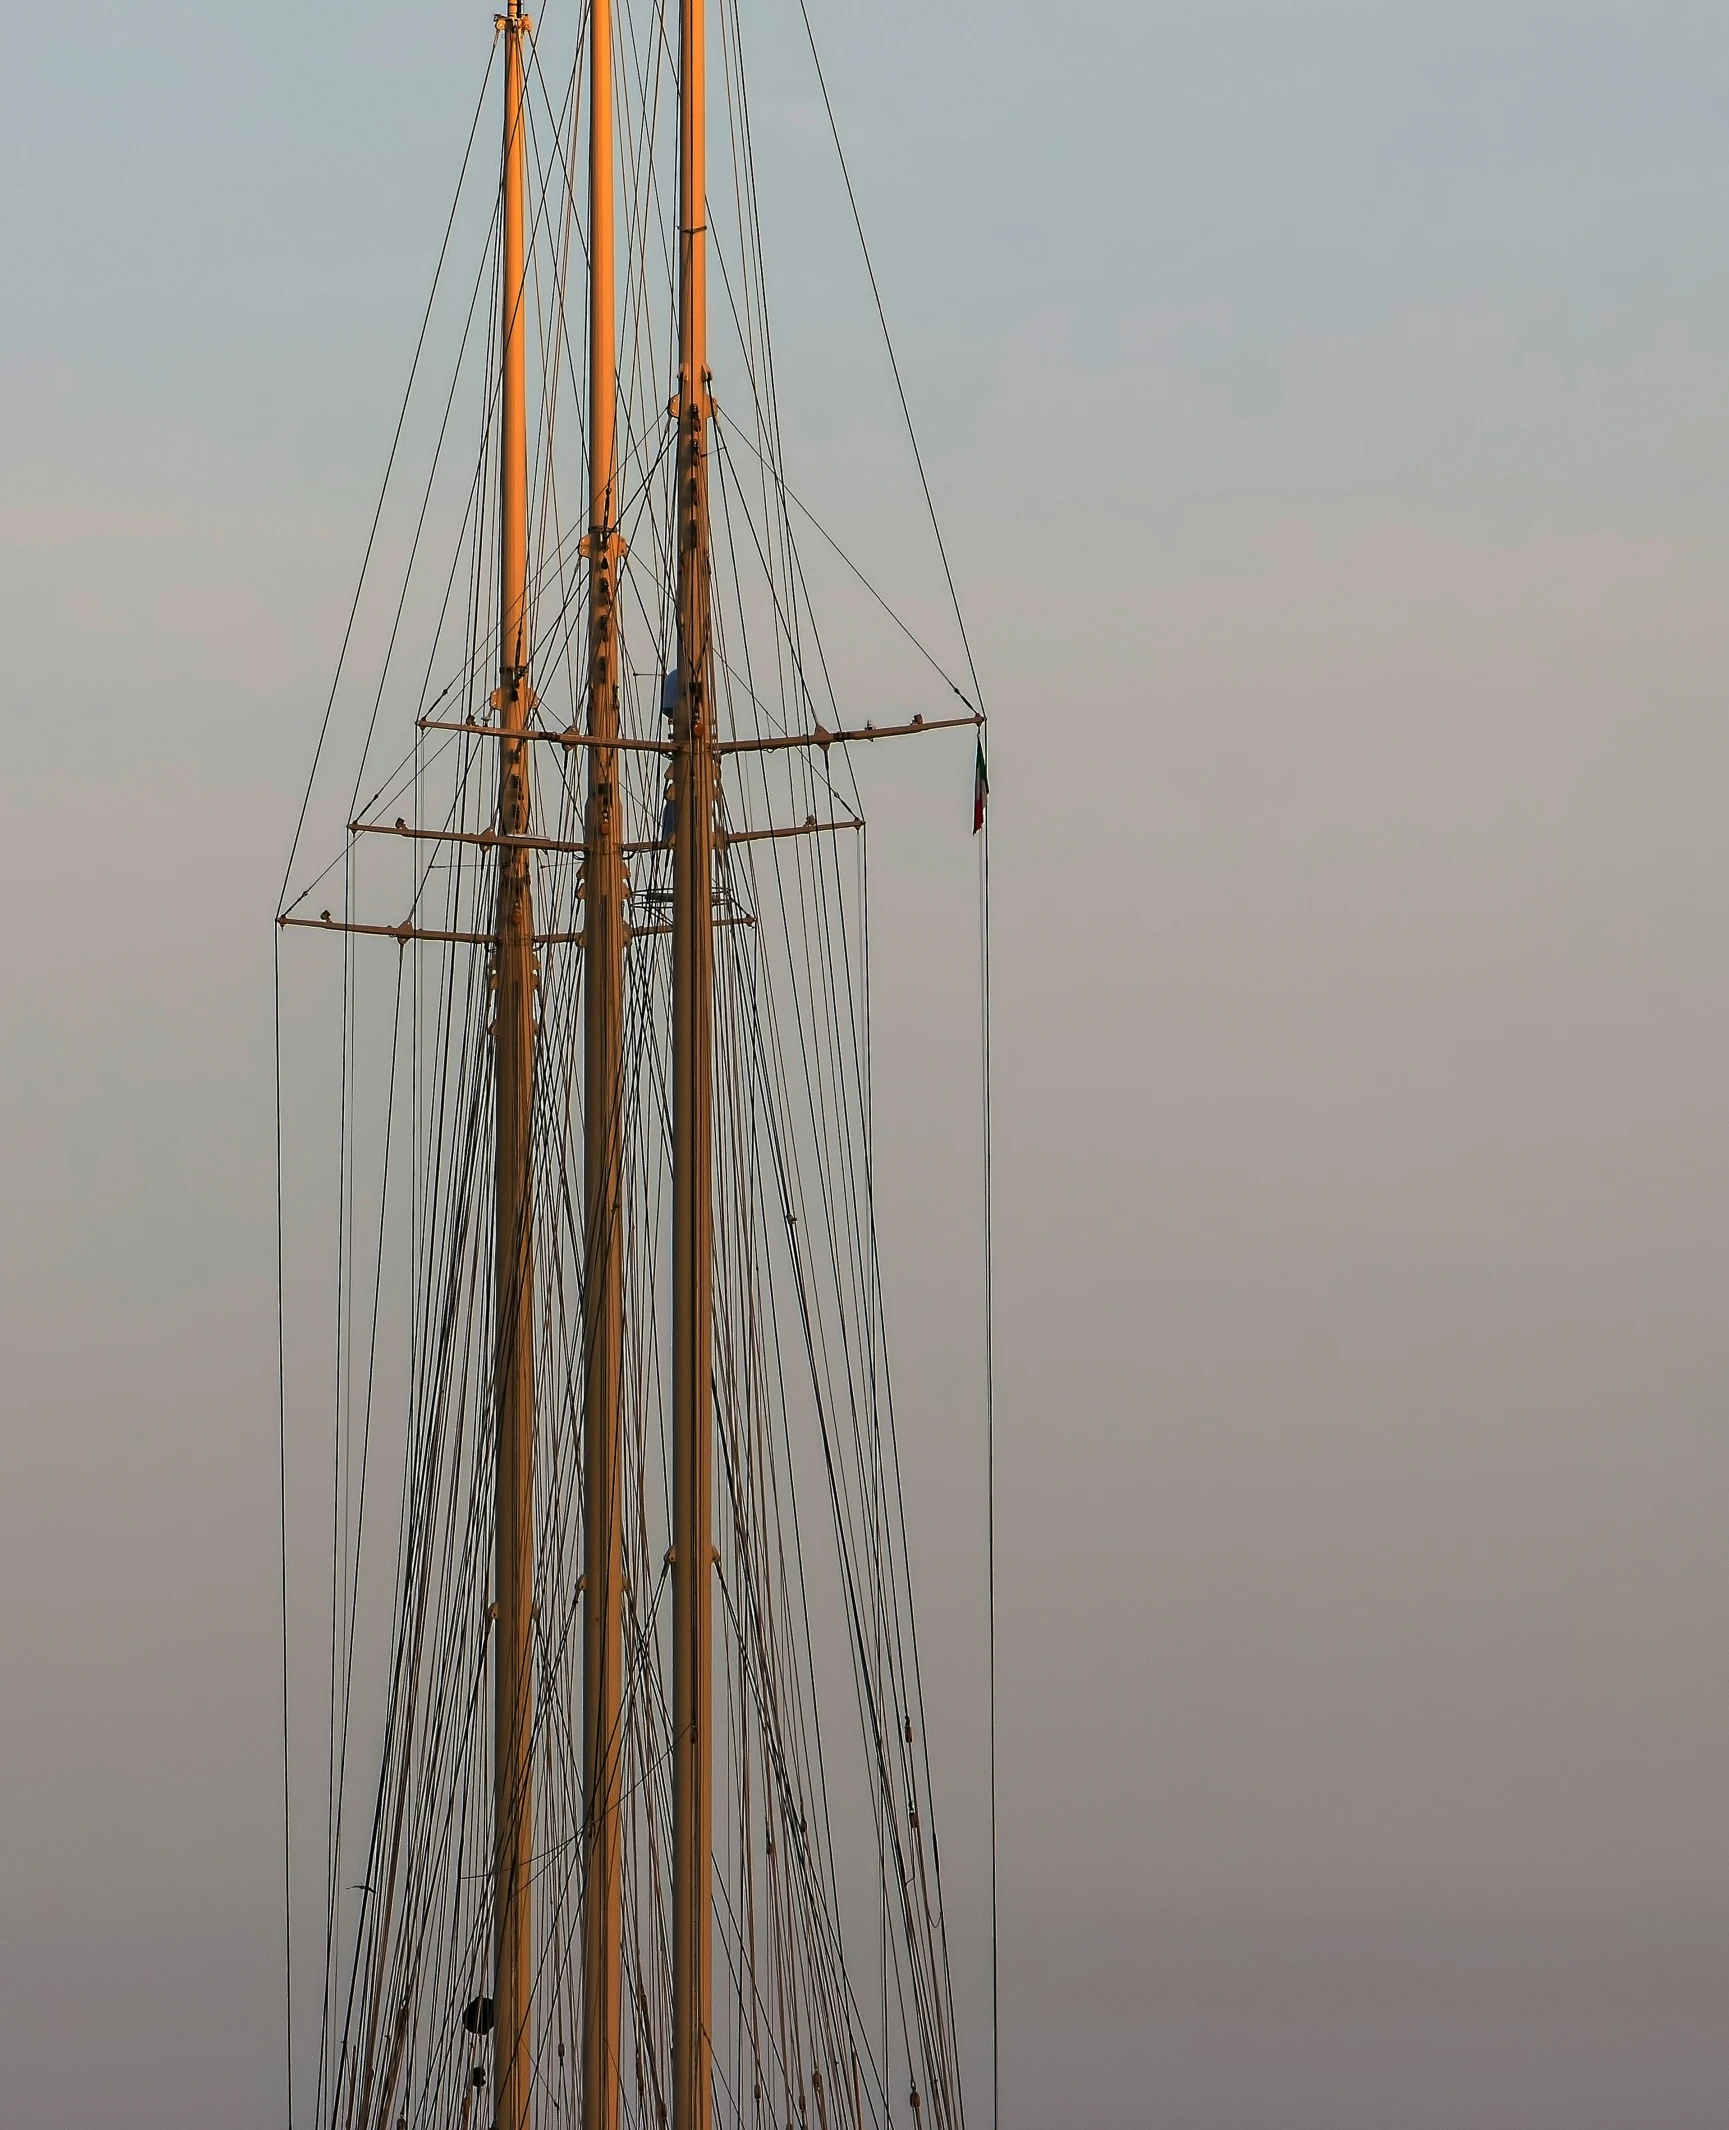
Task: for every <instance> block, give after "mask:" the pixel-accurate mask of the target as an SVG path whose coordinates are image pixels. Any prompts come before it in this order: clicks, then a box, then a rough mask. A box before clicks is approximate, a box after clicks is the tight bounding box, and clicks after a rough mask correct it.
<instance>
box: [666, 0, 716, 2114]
mask: <svg viewBox="0 0 1729 2130" xmlns="http://www.w3.org/2000/svg"><path fill="white" fill-rule="evenodd" d="M703 5H704V0H679V40H678V55H679V64H678V90H679V129H678V146H679V154H678V400H677V420H678V436H677V451H678V460H677V471H676V475H675V486H674V496H675V503H674V512H675V529H676V539H677V570H678V580H677V622H678V631H677V641H678V686H677V692H676V696H675V700H674V711H673V735H672V739H673V755H672V785H673V823H674V828H673V837H674V841H673V860H672V865H673V880H672V1045H673V1067H672V1070H673V1115H672V1172H673V1173H672V1190H673V1226H672V1250H673V1267H672V1272H673V1296H672V1308H673V1316H672V1325H673V1330H672V1337H673V1360H672V1400H673V1411H672V1434H673V1482H672V1487H673V1511H672V1521H673V1585H672V1599H673V1687H672V1703H673V1708H672V1728H673V1950H672V1978H673V1979H672V1995H673V2041H672V2088H673V2114H672V2130H709V2122H710V2117H711V2112H712V2082H711V2046H710V2043H711V2007H712V2002H713V1948H712V1931H711V1928H710V1912H709V1910H710V1900H711V1892H710V1886H711V1879H712V1870H713V1865H712V1856H713V1722H712V1707H713V1662H712V1635H713V1594H714V1572H713V1566H712V1554H713V1550H714V1541H713V1536H712V1532H711V1520H712V1511H711V1504H712V1496H713V1439H714V1437H713V1414H712V1402H713V1400H712V1388H713V1385H712V1370H713V1347H714V1330H713V1312H714V1285H713V1260H714V1190H713V1180H712V1176H713V1150H714V1147H713V1126H712V1108H713V1099H714V1081H713V1048H714V889H713V877H714V826H715V824H714V806H715V752H714V740H715V734H714V702H713V689H712V686H711V655H710V654H711V646H710V640H709V519H708V441H709V438H708V424H709V416H710V411H711V410H710V400H709V376H708V278H707V267H708V228H707V221H708V214H707V206H708V195H707V188H706V182H705V174H704V148H705V121H706V112H705V109H704V96H705V81H704V52H703V31H704V20H703Z"/></svg>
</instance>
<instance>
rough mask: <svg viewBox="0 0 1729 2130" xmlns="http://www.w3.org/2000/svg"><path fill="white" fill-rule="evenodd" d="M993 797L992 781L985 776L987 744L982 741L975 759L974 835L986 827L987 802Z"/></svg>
mask: <svg viewBox="0 0 1729 2130" xmlns="http://www.w3.org/2000/svg"><path fill="white" fill-rule="evenodd" d="M990 795H991V780H990V778H989V777H987V776H986V775H985V743H984V741H983V740H980V741H979V743H978V753H977V754H976V755H975V756H974V757H973V834H974V835H975V836H976V835H977V834H978V832H979V830H980V829H981V828H983V827H984V825H985V801H986V800H987V799H988V798H989V797H990Z"/></svg>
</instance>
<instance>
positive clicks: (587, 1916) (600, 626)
mask: <svg viewBox="0 0 1729 2130" xmlns="http://www.w3.org/2000/svg"><path fill="white" fill-rule="evenodd" d="M588 193H589V244H590V251H589V261H590V265H589V334H588V342H589V373H588V377H589V393H588V406H589V511H588V533H587V536H586V537H585V539H584V541H583V552H584V553H585V554H586V556H587V557H588V629H589V667H588V730H589V736H590V738H591V739H594V740H596V741H598V742H600V743H602V744H599V745H596V746H593V747H590V748H587V749H586V750H585V752H586V753H587V755H588V809H587V821H586V826H585V828H584V832H583V833H584V840H585V841H586V842H587V845H588V852H587V857H586V861H585V865H584V871H583V883H584V886H583V913H584V914H583V954H584V966H583V1085H584V1112H583V1163H584V1179H585V1194H586V1195H585V1202H584V1208H583V1261H584V1267H585V1272H584V1277H585V1282H586V1284H585V1288H584V1326H583V1329H584V1344H583V1352H584V1374H583V1429H584V1489H585V1496H584V1502H583V1588H584V1592H585V1606H584V1615H583V1669H582V1696H583V1710H582V1739H583V1836H584V1842H585V1846H586V1851H587V1854H586V1857H585V1866H586V1868H585V1871H584V1894H583V2021H582V2035H583V2057H582V2124H583V2130H618V2117H619V2063H618V2049H619V2016H620V2002H621V1998H620V1988H621V1974H622V1965H623V1962H622V1950H621V1931H622V1914H623V1909H622V1885H623V1854H622V1844H621V1837H622V1832H623V1830H622V1826H621V1824H620V1817H619V1804H620V1796H619V1784H620V1779H621V1773H622V1756H621V1752H620V1720H619V1718H620V1698H621V1688H622V1680H623V1668H624V1643H623V1632H622V1609H623V1599H622V1584H623V1557H622V1552H623V1549H622V1531H621V1521H622V1500H621V1493H620V1466H619V1430H620V1424H621V1412H620V1388H621V1382H622V1353H623V1343H624V1326H623V1312H624V1300H623V1294H624V1288H623V1233H622V1228H623V1222H622V1212H623V1203H624V1190H623V1178H624V1089H623V1077H624V1075H623V1045H624V939H625V879H624V859H623V856H622V854H621V852H620V850H619V803H618V754H617V751H616V750H615V749H614V748H613V747H611V746H609V745H606V744H605V743H606V742H608V741H611V740H615V739H616V738H617V737H618V641H617V616H616V600H617V591H618V568H619V563H620V561H621V559H622V556H623V552H624V547H623V542H622V541H621V540H620V538H619V536H618V446H617V397H618V368H617V353H616V330H617V328H616V324H615V318H614V272H613V126H612V5H611V0H590V9H589V137H588Z"/></svg>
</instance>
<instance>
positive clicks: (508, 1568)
mask: <svg viewBox="0 0 1729 2130" xmlns="http://www.w3.org/2000/svg"><path fill="white" fill-rule="evenodd" d="M529 27H530V25H529V22H528V18H527V17H526V16H525V15H524V14H523V12H522V0H509V11H508V13H507V14H506V15H505V16H504V17H503V18H502V22H501V28H502V30H503V33H504V172H503V189H504V198H503V217H502V226H501V235H502V239H503V257H502V261H501V265H502V272H501V276H500V346H499V358H500V386H501V392H500V399H501V404H500V425H499V454H500V467H499V529H498V553H499V604H498V612H499V651H498V692H497V693H496V694H495V695H494V697H493V707H494V709H495V710H496V712H497V715H498V723H499V729H500V739H499V744H498V753H499V759H498V828H499V835H500V839H501V841H500V846H499V853H498V904H497V940H496V944H495V946H494V950H493V986H494V994H495V995H494V1009H493V1072H494V1086H495V1090H496V1103H495V1125H496V1147H495V1178H496V1183H495V1218H496V1223H497V1225H496V1233H495V1237H494V1257H493V1264H494V1289H495V1297H496V1300H495V1312H496V1313H495V1319H494V1338H493V1356H494V1358H493V1370H494V1383H495V1402H496V1414H497V1418H496V1426H497V1450H496V1455H497V1493H496V1509H495V1517H496V1532H495V1543H494V1559H495V1569H494V1574H495V1587H494V1594H493V1607H494V1620H495V1629H494V1632H495V1642H494V1649H493V1682H494V1683H493V1696H494V1698H493V1857H494V1862H493V1957H494V1966H495V1972H496V1982H495V1987H494V2005H493V2017H494V2032H495V2039H494V2045H493V2075H494V2080H495V2083H496V2087H497V2116H496V2123H497V2130H528V2120H529V2094H530V2087H531V2084H532V2079H533V2051H532V2043H533V2033H532V2023H531V2022H532V2004H531V1999H532V1980H533V1939H532V1898H533V1886H532V1865H533V1853H534V1761H533V1739H534V1648H533V1641H532V1636H533V1619H534V1244H533V1235H534V1196H533V1193H534V1180H533V1158H534V1157H533V1109H534V984H535V966H534V911H533V900H532V891H531V887H530V871H529V868H530V856H529V852H528V850H527V849H526V848H525V847H524V846H523V845H522V844H521V843H511V842H507V841H505V840H503V839H505V838H510V837H522V836H526V835H527V833H528V824H529V774H528V745H527V742H526V740H525V739H524V738H523V736H522V735H523V733H524V730H525V728H526V726H527V723H528V712H529V709H530V707H531V705H532V702H533V696H532V693H531V691H530V688H529V685H528V667H529V640H528V630H529V602H528V404H527V402H528V362H527V349H528V316H527V293H528V290H527V274H526V264H525V247H524V227H523V221H524V192H525V189H526V175H527V161H528V153H527V147H528V144H527V131H526V114H525V112H524V110H523V74H524V51H523V45H524V40H525V39H526V37H527V35H528V33H529Z"/></svg>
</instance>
